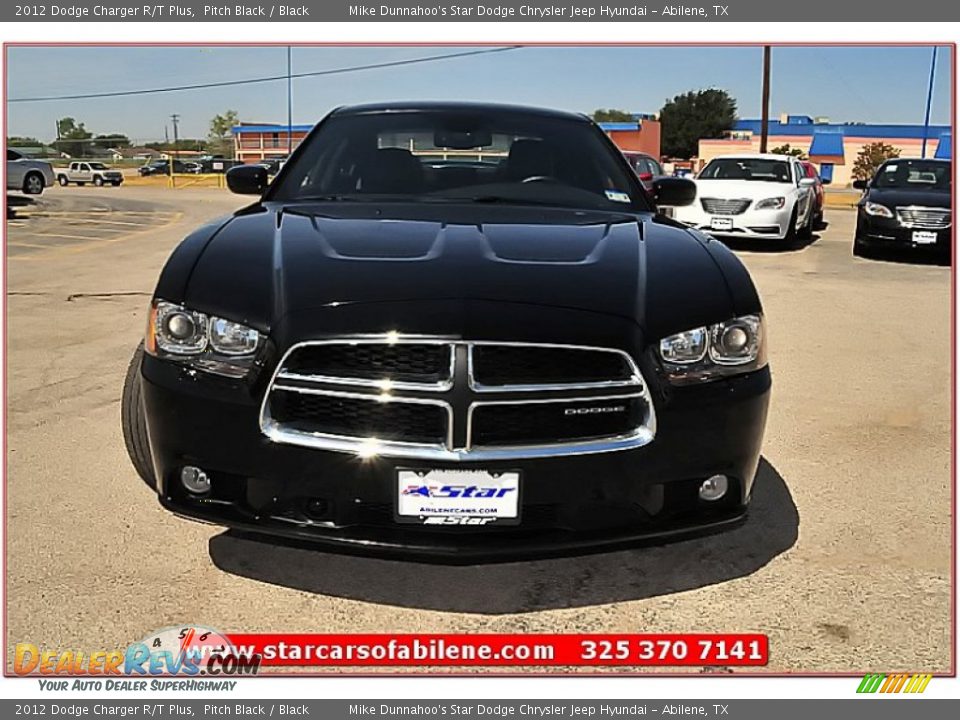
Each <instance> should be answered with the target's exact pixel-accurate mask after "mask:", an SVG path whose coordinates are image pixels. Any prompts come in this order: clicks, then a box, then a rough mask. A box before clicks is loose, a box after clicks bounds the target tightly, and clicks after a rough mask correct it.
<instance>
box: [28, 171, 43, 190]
mask: <svg viewBox="0 0 960 720" xmlns="http://www.w3.org/2000/svg"><path fill="white" fill-rule="evenodd" d="M43 186H44V183H43V175H41V174H40V173H38V172H31V173H27V176H26V177H25V178H24V179H23V192H24V193H25V194H27V195H39V194H40V193H42V192H43Z"/></svg>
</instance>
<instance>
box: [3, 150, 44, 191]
mask: <svg viewBox="0 0 960 720" xmlns="http://www.w3.org/2000/svg"><path fill="white" fill-rule="evenodd" d="M53 182H54V177H53V166H52V165H51V164H50V163H48V162H44V161H42V160H31V159H30V158H28V157H26V156H24V155H21V154H20V153H18V152H17V151H16V150H10V149H8V150H7V190H20V191H22V192H24V193H26V194H27V195H39V194H40V193H42V192H43V189H44V188H46V187H50V186H51V185H53Z"/></svg>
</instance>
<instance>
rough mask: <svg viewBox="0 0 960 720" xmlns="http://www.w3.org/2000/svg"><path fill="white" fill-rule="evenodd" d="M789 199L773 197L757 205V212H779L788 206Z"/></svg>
mask: <svg viewBox="0 0 960 720" xmlns="http://www.w3.org/2000/svg"><path fill="white" fill-rule="evenodd" d="M786 203H787V199H786V198H783V197H772V198H767V199H765V200H761V201H760V202H758V203H757V205H756V208H755V209H756V210H779V209H781V208H782V207H783V206H784V205H786Z"/></svg>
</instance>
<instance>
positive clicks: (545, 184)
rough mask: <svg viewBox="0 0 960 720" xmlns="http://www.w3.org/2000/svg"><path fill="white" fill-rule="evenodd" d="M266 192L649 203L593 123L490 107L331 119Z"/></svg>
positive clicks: (580, 204) (628, 205)
mask: <svg viewBox="0 0 960 720" xmlns="http://www.w3.org/2000/svg"><path fill="white" fill-rule="evenodd" d="M268 198H269V199H272V200H301V199H303V200H307V199H329V200H353V201H363V200H392V199H397V200H405V201H414V202H444V201H458V202H462V201H469V202H505V203H515V204H530V205H553V206H559V207H576V208H602V209H610V210H625V209H626V210H630V209H633V210H637V209H640V210H648V209H650V206H649V204H648V202H647V200H646V195H645V194H644V193H643V190H642V189H641V188H640V187H639V184H638V183H637V181H636V180H635V179H634V178H632V177H631V175H630V172H629V168H628V167H627V165H626V163H625V162H624V161H623V159H622V158H621V157H620V155H619V153H618V152H617V151H616V150H615V149H614V148H613V147H612V146H611V145H610V144H609V143H607V142H606V141H605V138H604V136H603V134H602V133H601V132H600V131H599V130H598V129H597V128H596V127H594V126H592V125H590V124H588V123H586V122H578V121H575V120H567V119H562V118H551V117H544V116H534V115H524V114H520V113H502V112H496V111H487V112H483V111H480V112H466V111H453V110H451V111H426V112H390V113H388V112H382V113H370V114H360V115H343V116H334V117H332V118H330V119H329V120H327V121H326V122H324V123H323V125H322V126H321V127H320V128H319V130H318V131H317V132H315V133H313V134H312V135H311V136H310V137H309V138H308V140H307V141H306V143H305V145H304V146H303V147H302V148H301V149H300V150H298V152H297V153H296V155H295V157H294V158H293V159H292V160H291V161H290V162H289V163H288V164H287V166H286V168H285V169H284V173H283V174H282V175H281V176H280V178H279V185H276V186H275V187H274V188H272V190H271V193H270V195H269V196H268Z"/></svg>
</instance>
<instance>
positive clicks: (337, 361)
mask: <svg viewBox="0 0 960 720" xmlns="http://www.w3.org/2000/svg"><path fill="white" fill-rule="evenodd" d="M450 367H451V361H450V346H449V345H447V344H429V343H424V344H420V343H403V344H390V343H386V344H384V343H367V342H354V343H321V344H316V345H305V346H303V347H302V348H299V349H297V350H296V351H295V352H293V353H291V354H290V357H288V358H287V359H286V360H285V361H284V363H283V372H284V373H285V374H286V375H287V376H291V375H307V376H310V375H314V376H323V377H332V378H346V379H357V380H370V381H390V382H403V383H422V384H427V385H429V384H435V383H442V382H445V381H448V380H450Z"/></svg>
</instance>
